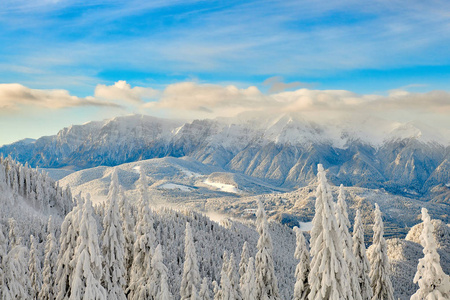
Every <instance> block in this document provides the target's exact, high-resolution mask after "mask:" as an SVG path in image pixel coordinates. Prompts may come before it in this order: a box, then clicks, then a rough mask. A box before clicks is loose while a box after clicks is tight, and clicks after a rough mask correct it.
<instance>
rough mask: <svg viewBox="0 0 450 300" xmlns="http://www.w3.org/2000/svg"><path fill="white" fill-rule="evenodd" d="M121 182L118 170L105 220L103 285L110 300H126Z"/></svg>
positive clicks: (115, 173) (113, 177)
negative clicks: (120, 199) (120, 213)
mask: <svg viewBox="0 0 450 300" xmlns="http://www.w3.org/2000/svg"><path fill="white" fill-rule="evenodd" d="M118 197H119V181H118V178H117V172H116V169H114V171H113V173H112V180H111V185H110V187H109V193H108V201H107V203H108V207H107V209H106V212H105V217H104V218H103V233H102V237H101V239H102V254H103V277H102V284H103V287H104V288H105V289H106V293H107V298H108V300H125V299H126V297H125V292H124V290H123V288H124V287H125V285H126V281H125V276H126V274H125V267H124V245H125V238H124V236H123V231H122V224H121V222H120V216H119V206H118V204H117V200H118Z"/></svg>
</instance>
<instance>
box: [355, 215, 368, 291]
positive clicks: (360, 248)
mask: <svg viewBox="0 0 450 300" xmlns="http://www.w3.org/2000/svg"><path fill="white" fill-rule="evenodd" d="M353 228H354V229H353V255H354V256H355V260H356V269H355V272H357V276H358V282H359V288H360V291H361V298H362V300H371V299H372V296H373V293H372V287H371V284H370V277H369V274H370V263H369V259H368V258H367V254H366V246H365V243H364V227H363V223H362V219H361V212H360V211H359V209H358V210H357V211H356V217H355V225H354V226H353Z"/></svg>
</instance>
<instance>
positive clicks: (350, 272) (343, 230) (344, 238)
mask: <svg viewBox="0 0 450 300" xmlns="http://www.w3.org/2000/svg"><path fill="white" fill-rule="evenodd" d="M335 216H336V221H337V224H338V227H339V233H340V236H339V239H340V240H341V242H342V251H343V254H344V259H345V261H346V265H345V266H343V271H344V272H345V273H346V275H345V277H347V278H348V279H349V282H350V291H351V293H352V298H353V299H354V300H362V298H361V291H360V287H359V280H358V277H357V272H355V271H356V268H357V265H356V259H355V256H354V255H353V240H352V236H351V234H350V232H349V228H350V221H349V219H348V212H347V203H346V201H345V194H344V186H343V185H342V184H341V185H340V187H339V195H338V201H337V203H336V211H335Z"/></svg>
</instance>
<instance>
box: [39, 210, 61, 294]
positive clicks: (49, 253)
mask: <svg viewBox="0 0 450 300" xmlns="http://www.w3.org/2000/svg"><path fill="white" fill-rule="evenodd" d="M47 231H48V235H47V240H46V242H45V258H44V269H43V272H42V276H43V281H44V283H43V285H42V288H41V291H40V292H39V299H41V300H54V299H56V289H55V272H56V261H57V258H58V248H57V247H58V244H57V243H56V238H55V234H54V229H53V222H52V217H51V216H50V218H49V219H48V225H47Z"/></svg>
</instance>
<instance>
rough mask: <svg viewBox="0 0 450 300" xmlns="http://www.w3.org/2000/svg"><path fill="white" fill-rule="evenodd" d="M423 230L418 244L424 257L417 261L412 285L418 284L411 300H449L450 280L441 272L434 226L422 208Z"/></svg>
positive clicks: (425, 210)
mask: <svg viewBox="0 0 450 300" xmlns="http://www.w3.org/2000/svg"><path fill="white" fill-rule="evenodd" d="M422 220H423V230H422V234H421V235H420V244H421V245H422V246H423V254H424V257H423V258H421V259H419V264H418V265H417V273H416V275H415V276H414V283H418V284H419V289H418V290H417V292H416V293H415V294H414V295H412V296H411V300H422V299H436V300H441V299H442V300H444V299H450V278H449V276H448V275H446V274H445V273H444V271H442V267H441V262H440V256H439V254H438V253H437V245H436V240H435V238H434V235H433V231H434V225H433V223H431V218H430V216H429V215H428V211H427V209H426V208H422Z"/></svg>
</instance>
